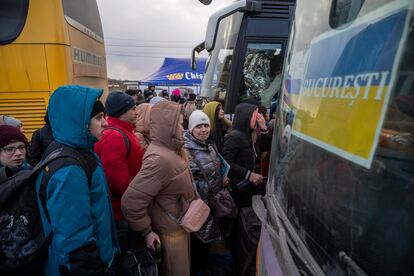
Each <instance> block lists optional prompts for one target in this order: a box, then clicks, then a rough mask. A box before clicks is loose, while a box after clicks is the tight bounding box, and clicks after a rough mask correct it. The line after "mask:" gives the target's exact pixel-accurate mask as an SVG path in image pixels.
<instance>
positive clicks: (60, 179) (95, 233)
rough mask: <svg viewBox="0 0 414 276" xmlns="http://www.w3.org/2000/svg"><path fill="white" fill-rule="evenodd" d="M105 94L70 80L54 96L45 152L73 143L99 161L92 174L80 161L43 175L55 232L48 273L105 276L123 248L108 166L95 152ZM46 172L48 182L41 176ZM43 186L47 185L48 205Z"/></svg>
mask: <svg viewBox="0 0 414 276" xmlns="http://www.w3.org/2000/svg"><path fill="white" fill-rule="evenodd" d="M101 95H102V90H101V89H94V88H88V87H84V86H79V85H67V86H61V87H59V88H58V89H56V91H55V92H54V93H53V94H52V96H51V97H50V100H49V106H48V115H49V121H50V126H51V129H52V133H53V137H54V139H55V141H54V142H52V143H53V144H51V145H50V146H49V147H48V149H47V152H46V155H47V153H50V151H51V149H50V148H52V149H53V148H54V147H55V148H58V147H69V148H70V150H76V151H77V152H79V153H80V154H81V156H82V160H92V161H93V162H90V161H88V163H92V164H95V165H94V166H92V169H91V170H90V172H91V173H89V174H88V173H87V172H86V171H85V169H84V167H82V166H81V165H79V164H76V162H75V163H73V162H72V164H70V162H69V164H63V165H61V164H60V165H58V166H56V165H55V167H53V166H54V163H52V164H51V165H49V167H50V168H49V169H50V170H49V171H52V172H51V173H50V172H49V171H48V170H47V169H44V170H43V171H42V172H41V173H40V174H39V176H38V179H37V182H36V189H37V193H38V202H39V206H41V207H40V213H41V218H42V224H43V230H44V233H45V235H49V234H50V233H52V234H53V237H52V241H51V243H50V245H49V249H48V250H49V252H48V259H47V261H46V264H45V275H103V274H104V273H105V272H106V271H107V269H108V268H109V267H110V265H111V263H112V260H113V258H114V256H115V255H116V254H117V253H118V251H119V249H118V242H117V239H116V235H115V233H116V232H115V224H114V219H113V215H112V206H111V202H110V197H109V192H108V187H107V183H106V179H105V175H104V171H103V169H102V165H101V162H100V161H99V158H98V157H97V156H96V155H95V154H94V153H93V145H94V143H95V142H97V141H98V139H99V138H100V136H101V135H102V132H103V129H104V127H105V126H106V125H107V123H106V120H105V118H104V106H103V104H102V103H101V102H100V101H99V97H100V96H101ZM46 155H45V156H46ZM62 159H64V158H62ZM59 160H60V159H58V160H57V161H59ZM57 161H54V162H56V164H59V162H57ZM60 163H62V162H60ZM48 174H49V175H48ZM46 175H48V178H46V180H47V179H48V181H45V180H44V179H42V178H43V177H44V176H46ZM42 182H46V183H47V184H46V186H44V185H45V184H44V183H42ZM44 187H45V188H44ZM41 189H45V193H44V194H45V195H46V196H44V195H43V197H45V198H43V202H46V203H45V204H44V205H42V200H41V199H40V198H41V197H42V193H41ZM44 206H46V209H47V210H44V208H43V207H44Z"/></svg>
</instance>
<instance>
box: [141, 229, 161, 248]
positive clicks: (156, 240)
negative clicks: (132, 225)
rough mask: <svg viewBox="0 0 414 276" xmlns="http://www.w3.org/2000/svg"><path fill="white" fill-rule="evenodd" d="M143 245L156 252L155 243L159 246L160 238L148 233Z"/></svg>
mask: <svg viewBox="0 0 414 276" xmlns="http://www.w3.org/2000/svg"><path fill="white" fill-rule="evenodd" d="M145 243H146V245H147V247H148V248H151V249H152V250H156V243H158V244H160V243H161V242H160V237H159V236H158V235H157V234H156V233H154V232H150V233H149V234H148V235H146V236H145Z"/></svg>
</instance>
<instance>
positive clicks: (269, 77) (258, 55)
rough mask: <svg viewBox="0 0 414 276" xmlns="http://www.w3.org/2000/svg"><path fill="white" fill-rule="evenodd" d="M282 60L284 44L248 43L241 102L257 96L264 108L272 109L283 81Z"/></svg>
mask: <svg viewBox="0 0 414 276" xmlns="http://www.w3.org/2000/svg"><path fill="white" fill-rule="evenodd" d="M282 59H283V58H282V44H278V43H248V45H247V50H246V59H245V61H244V65H243V76H242V78H243V81H241V82H240V83H241V84H240V85H241V87H240V91H241V92H240V93H241V94H240V102H243V101H244V100H246V99H247V98H248V97H250V96H255V97H256V98H257V99H261V103H262V105H263V106H264V107H266V108H270V105H271V103H272V99H273V97H275V96H276V94H277V92H278V90H279V89H280V85H281V81H282V77H281V74H280V73H281V72H280V71H281V67H282V66H281V65H282Z"/></svg>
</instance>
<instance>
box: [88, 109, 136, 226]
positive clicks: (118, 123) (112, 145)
mask: <svg viewBox="0 0 414 276" xmlns="http://www.w3.org/2000/svg"><path fill="white" fill-rule="evenodd" d="M108 125H109V126H112V127H116V128H118V129H120V130H121V131H123V132H124V133H125V135H126V136H127V137H128V139H129V142H130V143H129V144H130V152H129V155H128V157H127V146H126V144H125V140H124V138H123V136H122V134H121V133H119V132H118V131H116V130H113V129H107V130H105V131H104V133H103V135H102V138H101V140H99V142H97V143H96V144H95V152H96V154H97V155H98V156H99V157H100V158H101V161H102V166H103V168H104V171H105V176H106V179H107V182H108V186H109V190H110V192H111V198H112V208H113V210H114V215H115V219H116V220H122V219H123V218H124V217H123V215H122V211H121V197H122V195H123V194H124V192H125V190H126V189H127V188H128V185H129V183H130V182H131V180H132V179H133V178H134V177H135V175H137V173H138V172H139V170H140V169H141V165H142V156H143V152H142V149H141V146H140V144H139V140H138V138H137V137H136V136H135V133H134V131H135V125H133V124H130V123H128V122H125V121H122V120H119V119H117V118H114V117H108Z"/></svg>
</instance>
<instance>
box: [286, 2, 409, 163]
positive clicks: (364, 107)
mask: <svg viewBox="0 0 414 276" xmlns="http://www.w3.org/2000/svg"><path fill="white" fill-rule="evenodd" d="M409 16H410V13H409V12H408V11H407V10H399V11H394V12H392V13H389V14H388V15H386V16H383V17H381V18H378V19H376V20H374V21H373V20H365V22H364V21H363V20H361V21H360V22H354V23H355V24H354V25H355V26H353V27H348V28H345V29H343V30H333V31H331V32H329V33H327V34H324V35H322V36H321V37H318V38H317V39H315V40H313V41H312V42H311V45H310V48H309V50H308V53H307V58H308V59H307V65H306V66H305V68H306V69H305V72H304V76H303V79H301V80H291V81H289V85H288V87H287V90H288V92H289V98H290V101H291V102H290V106H291V107H292V109H293V110H295V119H294V122H293V126H292V134H293V135H295V136H297V137H300V138H302V139H304V140H306V141H308V142H311V143H313V144H315V145H318V146H320V147H323V148H324V149H326V150H328V151H331V152H333V153H335V154H338V155H340V156H342V157H344V158H346V159H348V160H351V161H353V162H355V163H358V164H360V165H362V166H364V167H367V168H370V166H371V163H372V159H373V156H374V153H375V149H376V146H377V144H378V140H379V135H380V131H381V127H382V124H383V120H384V116H385V113H386V109H387V105H388V101H389V98H390V94H391V88H392V86H393V83H394V79H395V74H396V71H397V69H398V68H396V67H397V65H398V60H399V58H400V56H401V51H402V44H403V43H400V42H401V41H404V37H405V36H406V33H407V29H408V17H409ZM327 61H329V62H327Z"/></svg>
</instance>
